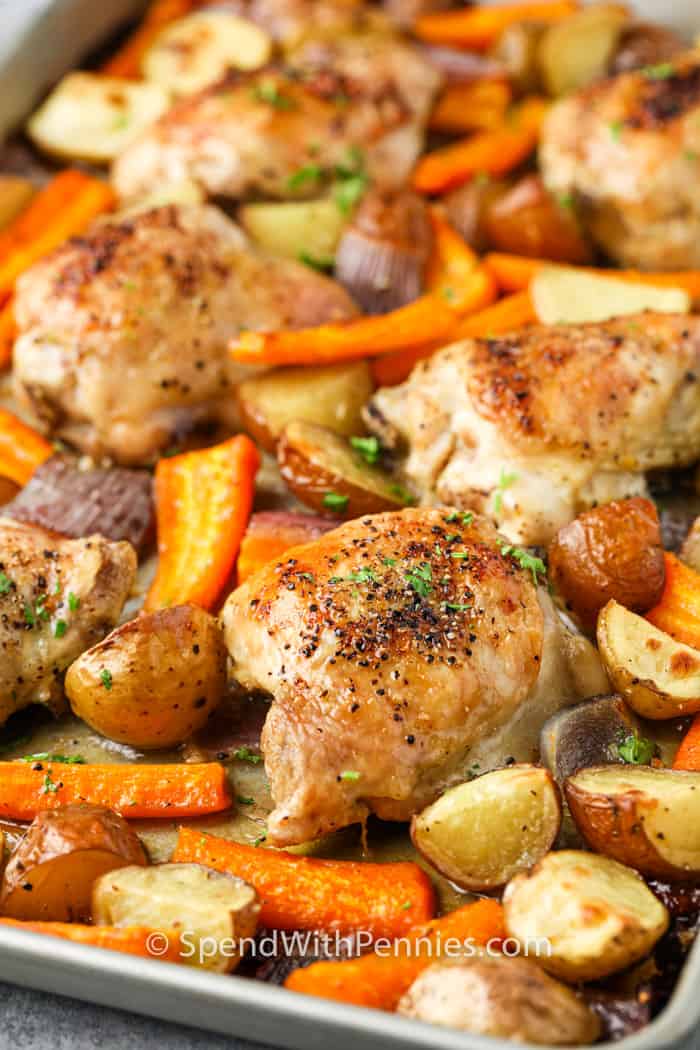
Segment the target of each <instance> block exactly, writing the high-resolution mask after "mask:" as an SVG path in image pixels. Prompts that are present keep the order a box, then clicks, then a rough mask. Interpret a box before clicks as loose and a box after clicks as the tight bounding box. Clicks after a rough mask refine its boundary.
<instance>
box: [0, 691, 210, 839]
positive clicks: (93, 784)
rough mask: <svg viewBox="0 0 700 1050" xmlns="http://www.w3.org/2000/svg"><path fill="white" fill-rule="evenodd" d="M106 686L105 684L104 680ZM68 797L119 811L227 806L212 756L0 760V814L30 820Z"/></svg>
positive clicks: (151, 813) (167, 813) (174, 813)
mask: <svg viewBox="0 0 700 1050" xmlns="http://www.w3.org/2000/svg"><path fill="white" fill-rule="evenodd" d="M105 688H106V686H105ZM72 802H92V803H94V804H96V805H102V806H107V807H108V808H109V809H114V810H116V811H117V812H118V813H121V814H122V815H123V816H125V817H134V818H135V817H166V818H168V819H172V818H174V817H197V816H202V815H204V814H207V813H218V812H220V811H221V810H223V809H228V808H229V806H230V805H231V798H230V796H229V792H228V784H227V780H226V770H225V769H224V767H223V766H222V765H220V763H218V762H193V763H182V764H175V763H173V764H170V765H143V766H142V765H134V764H131V763H129V764H126V763H125V764H124V765H116V764H115V765H105V766H102V765H78V764H76V765H67V764H65V763H59V762H50V761H37V762H24V761H19V762H0V817H7V818H9V819H10V820H33V819H34V817H35V816H36V815H37V813H40V812H41V811H42V810H45V809H55V808H56V807H58V806H67V805H69V804H70V803H72Z"/></svg>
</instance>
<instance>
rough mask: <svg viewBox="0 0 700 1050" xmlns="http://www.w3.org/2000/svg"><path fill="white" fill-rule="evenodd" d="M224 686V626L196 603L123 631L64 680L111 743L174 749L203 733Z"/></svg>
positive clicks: (141, 619) (77, 707) (76, 707)
mask: <svg viewBox="0 0 700 1050" xmlns="http://www.w3.org/2000/svg"><path fill="white" fill-rule="evenodd" d="M105 682H107V684H105ZM225 687H226V647H225V645H224V641H223V636H222V634H221V629H220V627H219V624H218V622H217V620H216V619H215V617H213V616H211V615H210V614H209V613H207V612H205V611H204V610H203V609H198V608H197V607H196V606H193V605H178V606H175V607H174V608H172V609H161V610H158V611H157V612H154V613H148V614H146V615H142V616H138V617H137V618H136V619H135V620H130V621H129V623H125V624H123V625H122V626H121V627H118V628H117V629H116V630H115V631H112V633H111V634H110V635H108V636H107V638H105V639H104V640H103V641H101V642H99V643H98V644H97V645H94V646H93V647H92V649H88V651H87V652H85V653H83V654H82V656H80V657H78V659H77V660H76V661H75V662H74V663H73V664H71V666H70V668H69V669H68V674H67V675H66V682H65V688H66V694H67V695H68V699H69V700H70V704H71V707H72V709H73V711H74V712H75V714H76V715H78V717H79V718H82V719H83V720H84V721H85V722H87V723H88V725H90V726H92V728H93V729H96V730H97V732H98V733H101V734H102V735H103V736H106V737H108V738H109V739H110V740H117V741H119V743H122V744H130V745H131V746H132V747H138V748H144V749H149V748H160V747H172V746H173V745H175V744H179V743H181V742H182V741H183V740H185V739H186V738H187V737H189V736H191V734H192V733H193V732H195V730H197V729H201V727H202V726H203V725H204V723H205V722H206V721H207V719H208V717H209V715H210V714H211V712H212V711H213V710H214V708H215V707H216V706H217V705H218V704H219V702H220V700H221V698H222V696H223V694H224V690H225Z"/></svg>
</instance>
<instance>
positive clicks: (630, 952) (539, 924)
mask: <svg viewBox="0 0 700 1050" xmlns="http://www.w3.org/2000/svg"><path fill="white" fill-rule="evenodd" d="M503 906H504V909H505V922H506V928H507V930H508V933H509V934H510V935H511V936H512V937H515V938H517V940H518V941H519V942H520V945H521V951H522V952H529V953H530V954H532V953H533V951H536V953H537V961H538V962H539V963H540V965H541V966H543V967H544V969H545V970H547V971H549V973H552V974H554V975H555V976H556V977H562V978H563V979H564V980H567V981H573V982H578V981H596V980H598V979H600V978H602V977H607V976H608V975H609V974H611V973H616V972H617V971H618V970H623V969H625V967H627V966H630V965H632V963H635V962H638V961H639V960H640V959H643V958H644V956H645V955H648V953H649V952H650V951H651V949H652V948H653V947H654V945H655V944H656V942H657V941H658V939H659V937H661V935H662V934H663V933H664V932H665V930H666V928H667V926H668V923H669V915H668V912H667V911H666V908H665V907H664V906H663V904H661V902H660V901H659V900H657V898H656V897H655V896H654V894H653V893H652V892H651V890H649V889H648V888H647V886H646V884H645V882H644V880H643V879H642V877H641V875H639V874H638V873H637V872H636V871H633V870H632V869H631V868H627V867H625V866H624V865H623V864H619V863H618V862H617V861H616V860H611V859H610V858H609V857H601V856H599V855H598V854H596V853H585V852H583V851H580V850H560V851H559V852H557V853H550V854H548V855H547V856H546V857H545V858H544V860H541V861H540V863H539V864H537V865H536V866H535V867H534V868H533V869H532V871H531V872H529V873H528V874H527V875H524V874H523V875H516V876H515V878H514V879H513V880H512V881H511V882H509V883H508V885H507V887H506V890H505V893H504V895H503Z"/></svg>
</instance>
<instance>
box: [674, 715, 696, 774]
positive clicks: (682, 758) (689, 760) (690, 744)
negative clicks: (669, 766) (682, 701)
mask: <svg viewBox="0 0 700 1050" xmlns="http://www.w3.org/2000/svg"><path fill="white" fill-rule="evenodd" d="M673 768H674V769H688V770H691V771H693V772H695V773H700V715H696V716H695V718H694V719H693V721H692V722H691V725H690V729H689V730H688V732H687V733H686V734H685V736H684V737H683V739H682V740H681V746H680V747H679V748H678V751H677V752H676V757H675V758H674V760H673Z"/></svg>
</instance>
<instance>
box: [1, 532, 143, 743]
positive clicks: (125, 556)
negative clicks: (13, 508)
mask: <svg viewBox="0 0 700 1050" xmlns="http://www.w3.org/2000/svg"><path fill="white" fill-rule="evenodd" d="M135 575H136V554H135V553H134V549H133V547H132V546H131V545H130V544H129V543H125V542H123V541H122V542H119V543H112V542H110V541H109V540H106V539H104V538H103V537H102V536H97V535H96V536H89V537H88V538H87V539H82V540H67V539H64V538H63V537H61V536H58V535H57V534H56V533H54V532H47V530H46V529H40V528H37V527H36V526H33V525H25V524H22V523H20V522H18V521H12V520H10V519H8V518H0V651H1V652H2V664H1V665H0V724H2V723H4V722H6V721H7V719H8V718H9V717H10V715H11V714H14V712H15V711H19V710H21V709H22V708H23V707H27V706H28V705H29V704H35V703H36V704H46V705H47V706H48V707H50V708H51V709H52V710H54V711H55V712H59V711H60V710H61V708H62V705H63V673H64V671H65V670H66V669H67V668H68V666H69V664H71V663H72V662H73V660H75V659H76V657H78V656H80V654H81V653H82V652H84V651H85V650H86V649H89V648H90V646H91V645H94V644H95V643H96V642H99V641H100V640H101V639H102V638H104V636H105V635H106V634H108V633H109V631H111V629H112V628H113V627H114V626H115V625H116V623H117V621H118V619H119V616H120V613H121V611H122V607H123V605H124V602H125V601H126V599H127V597H128V596H129V592H130V590H131V587H132V584H133V582H134V577H135Z"/></svg>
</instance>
